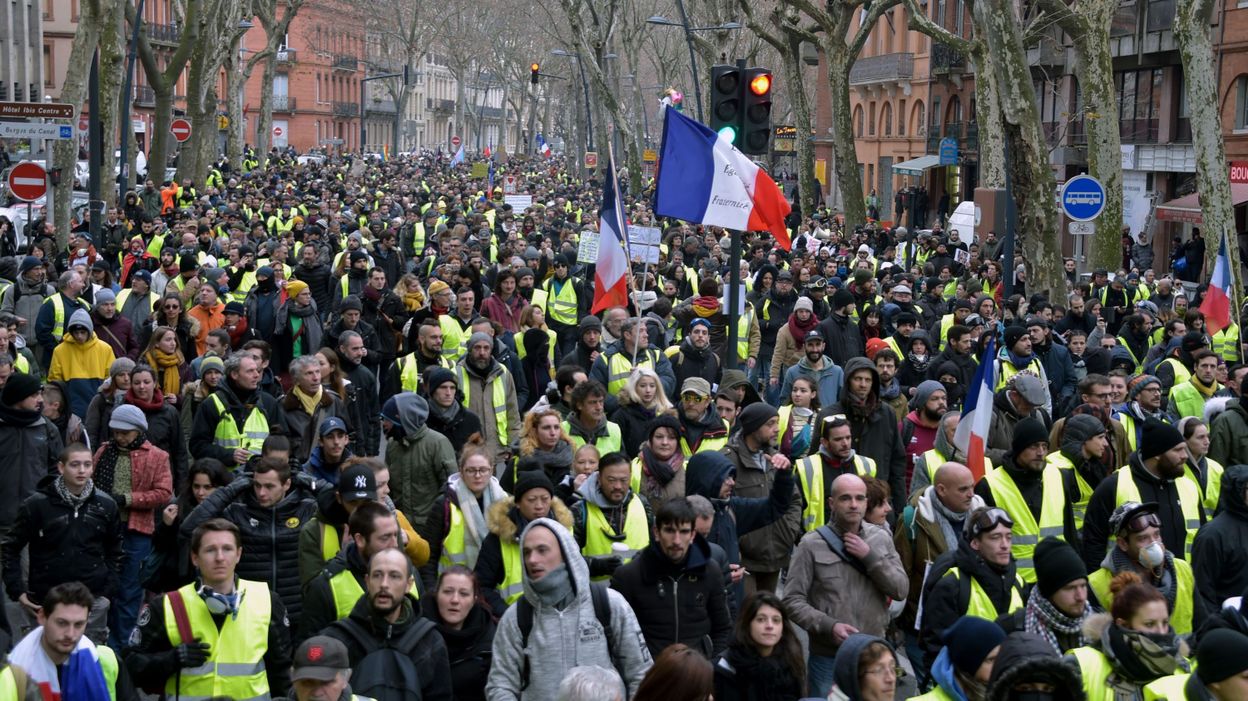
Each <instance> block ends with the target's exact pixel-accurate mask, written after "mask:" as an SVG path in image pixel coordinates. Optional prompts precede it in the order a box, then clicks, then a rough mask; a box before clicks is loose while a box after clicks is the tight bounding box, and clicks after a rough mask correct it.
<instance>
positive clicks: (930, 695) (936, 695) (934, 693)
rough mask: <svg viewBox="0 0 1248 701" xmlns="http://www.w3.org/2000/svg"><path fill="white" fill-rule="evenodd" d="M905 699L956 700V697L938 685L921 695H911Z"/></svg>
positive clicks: (926, 700) (928, 700) (908, 700)
mask: <svg viewBox="0 0 1248 701" xmlns="http://www.w3.org/2000/svg"><path fill="white" fill-rule="evenodd" d="M906 701H956V699H954V698H953V697H952V696H950V695H949V694H946V693H945V691H944V689H941V688H940V687H939V686H938V687H936V688H935V689H932V690H931V691H929V692H927V693H926V694H923V695H922V696H911V697H910V698H908V699H906Z"/></svg>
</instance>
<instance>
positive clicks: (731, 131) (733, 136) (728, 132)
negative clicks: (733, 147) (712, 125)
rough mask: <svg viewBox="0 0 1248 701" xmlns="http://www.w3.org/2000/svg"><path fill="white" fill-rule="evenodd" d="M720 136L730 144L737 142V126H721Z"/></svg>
mask: <svg viewBox="0 0 1248 701" xmlns="http://www.w3.org/2000/svg"><path fill="white" fill-rule="evenodd" d="M719 138H721V139H724V140H726V141H727V142H728V143H730V144H735V143H736V142H737V130H736V128H735V127H720V129H719Z"/></svg>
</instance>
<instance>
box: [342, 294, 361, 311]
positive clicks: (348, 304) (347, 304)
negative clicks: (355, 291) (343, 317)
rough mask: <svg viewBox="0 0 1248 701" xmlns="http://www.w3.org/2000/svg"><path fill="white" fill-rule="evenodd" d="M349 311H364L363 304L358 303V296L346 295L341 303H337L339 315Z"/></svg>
mask: <svg viewBox="0 0 1248 701" xmlns="http://www.w3.org/2000/svg"><path fill="white" fill-rule="evenodd" d="M349 309H354V310H355V311H357V312H362V311H364V303H363V302H361V301H360V298H359V296H358V295H347V296H346V297H343V298H342V301H341V302H339V303H338V313H339V314H341V313H343V312H345V311H347V310H349Z"/></svg>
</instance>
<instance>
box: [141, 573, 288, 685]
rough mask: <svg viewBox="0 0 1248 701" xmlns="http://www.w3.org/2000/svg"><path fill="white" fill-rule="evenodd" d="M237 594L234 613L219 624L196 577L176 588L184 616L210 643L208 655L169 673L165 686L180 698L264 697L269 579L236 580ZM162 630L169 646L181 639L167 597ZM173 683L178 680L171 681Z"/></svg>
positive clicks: (203, 640) (198, 637)
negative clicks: (218, 626) (236, 608)
mask: <svg viewBox="0 0 1248 701" xmlns="http://www.w3.org/2000/svg"><path fill="white" fill-rule="evenodd" d="M238 588H239V590H240V592H241V596H240V597H239V601H238V614H237V615H232V616H226V617H225V621H224V622H223V623H222V624H221V628H220V629H218V628H217V624H216V622H215V621H213V619H212V614H211V613H209V612H208V607H207V606H206V605H205V604H204V600H203V599H201V598H200V597H199V592H198V591H197V589H196V586H195V583H193V582H192V583H191V584H187V585H186V586H184V587H182V588H181V589H179V590H178V593H179V594H181V595H182V601H183V603H184V604H185V605H186V614H187V618H188V619H189V620H190V623H191V632H192V633H193V634H194V635H195V639H196V640H198V641H199V642H201V643H207V644H208V646H209V653H208V661H207V662H205V663H204V664H202V665H200V666H198V667H191V668H187V669H183V670H181V672H180V674H178V675H174V676H171V677H169V680H168V681H166V682H165V692H166V693H167V694H170V695H173V694H174V693H179V694H180V695H181V698H182V699H184V700H186V701H189V700H191V699H209V698H212V697H214V696H226V697H233V698H236V699H267V698H268V697H269V678H268V676H266V674H265V668H264V653H265V652H266V651H267V650H268V647H269V621H270V619H271V617H272V615H273V608H272V601H271V600H270V594H269V585H268V584H265V583H264V582H252V581H249V580H246V579H240V580H238ZM164 606H165V634H166V635H167V636H168V637H169V644H170V645H171V646H173V647H177V646H179V645H181V644H182V643H184V642H189V641H185V640H183V639H182V636H181V634H179V633H178V624H177V621H176V619H174V617H173V606H172V605H171V604H170V603H169V597H165V603H164ZM175 684H176V685H178V686H176V687H175Z"/></svg>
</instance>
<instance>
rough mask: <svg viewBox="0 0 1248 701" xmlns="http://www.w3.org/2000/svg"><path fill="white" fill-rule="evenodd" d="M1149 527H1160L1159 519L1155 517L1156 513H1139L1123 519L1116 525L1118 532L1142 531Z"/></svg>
mask: <svg viewBox="0 0 1248 701" xmlns="http://www.w3.org/2000/svg"><path fill="white" fill-rule="evenodd" d="M1149 528H1161V519H1160V518H1158V517H1157V514H1154V513H1146V514H1140V515H1139V516H1136V517H1135V518H1132V519H1130V520H1128V521H1123V522H1122V523H1121V524H1119V526H1118V533H1119V534H1125V533H1142V532H1144V531H1145V530H1147V529H1149Z"/></svg>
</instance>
